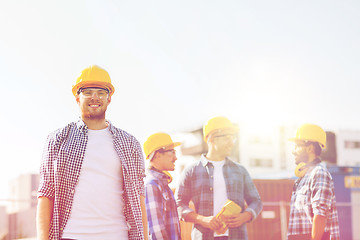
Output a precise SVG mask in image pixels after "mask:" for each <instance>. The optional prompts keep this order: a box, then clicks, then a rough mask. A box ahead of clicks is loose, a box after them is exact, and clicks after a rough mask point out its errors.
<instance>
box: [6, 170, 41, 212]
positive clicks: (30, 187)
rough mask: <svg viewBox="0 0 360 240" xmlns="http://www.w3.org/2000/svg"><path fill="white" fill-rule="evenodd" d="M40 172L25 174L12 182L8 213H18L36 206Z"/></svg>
mask: <svg viewBox="0 0 360 240" xmlns="http://www.w3.org/2000/svg"><path fill="white" fill-rule="evenodd" d="M38 187H39V175H38V174H23V175H20V176H19V177H17V178H16V179H14V180H13V181H11V182H10V186H9V191H10V192H9V197H10V203H9V207H8V213H16V212H21V211H25V210H28V209H31V208H34V207H36V203H37V197H36V192H37V188H38Z"/></svg>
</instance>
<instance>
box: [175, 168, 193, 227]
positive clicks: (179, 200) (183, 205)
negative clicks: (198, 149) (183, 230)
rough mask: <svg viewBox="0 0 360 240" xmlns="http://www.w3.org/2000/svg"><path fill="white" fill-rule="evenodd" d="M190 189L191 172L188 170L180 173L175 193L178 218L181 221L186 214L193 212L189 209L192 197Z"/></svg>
mask: <svg viewBox="0 0 360 240" xmlns="http://www.w3.org/2000/svg"><path fill="white" fill-rule="evenodd" d="M191 189H192V188H191V171H190V169H189V168H188V169H185V170H184V171H183V172H182V174H181V176H180V179H179V183H178V187H177V188H176V191H175V201H176V206H177V210H178V214H179V217H180V218H181V219H182V220H184V218H185V217H186V215H187V214H189V213H191V212H194V210H193V209H192V208H190V207H189V202H190V200H191V196H192V193H191Z"/></svg>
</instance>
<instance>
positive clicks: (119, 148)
mask: <svg viewBox="0 0 360 240" xmlns="http://www.w3.org/2000/svg"><path fill="white" fill-rule="evenodd" d="M107 123H108V125H109V130H110V132H111V134H112V136H113V142H114V148H115V150H116V152H117V154H118V156H119V158H120V159H121V165H122V170H123V176H124V195H123V198H124V204H125V209H124V214H125V217H126V220H127V222H128V225H129V227H130V230H129V239H132V240H133V239H144V236H143V235H144V233H143V232H144V231H143V225H142V213H141V207H140V195H143V196H145V189H144V181H143V178H144V177H145V173H144V171H145V169H144V159H143V155H142V151H141V147H140V144H139V142H138V141H137V140H136V139H135V138H134V137H133V136H131V135H130V134H128V133H126V132H125V131H123V130H120V129H118V128H115V127H114V126H113V125H112V124H111V123H110V122H107ZM87 133H88V128H87V126H86V125H85V123H84V122H83V121H81V120H80V121H78V122H73V123H70V124H68V125H67V126H66V127H64V128H61V129H59V130H57V131H55V132H53V133H52V134H50V135H49V136H48V138H47V142H46V145H45V148H44V153H43V160H42V164H41V168H40V186H39V189H38V197H47V198H50V199H52V200H54V210H53V218H52V221H51V226H50V231H49V239H51V240H58V239H60V238H61V236H62V234H63V230H64V228H65V225H66V223H67V221H68V219H69V216H70V212H71V207H72V203H73V198H74V193H75V187H76V184H77V182H78V179H79V175H80V170H81V165H82V162H83V159H84V155H85V150H86V145H87V139H88V137H87Z"/></svg>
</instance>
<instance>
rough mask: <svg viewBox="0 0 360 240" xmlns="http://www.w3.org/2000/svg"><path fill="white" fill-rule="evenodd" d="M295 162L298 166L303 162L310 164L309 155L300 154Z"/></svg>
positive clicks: (296, 156)
mask: <svg viewBox="0 0 360 240" xmlns="http://www.w3.org/2000/svg"><path fill="white" fill-rule="evenodd" d="M295 161H296V165H297V164H299V163H301V162H304V163H307V162H309V155H308V154H307V153H306V152H304V151H303V152H301V153H300V154H298V155H295Z"/></svg>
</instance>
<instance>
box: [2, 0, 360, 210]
mask: <svg viewBox="0 0 360 240" xmlns="http://www.w3.org/2000/svg"><path fill="white" fill-rule="evenodd" d="M359 12H360V2H359V1H355V0H354V1H347V0H345V1H332V0H330V1H329V0H327V1H322V0H319V1H285V0H283V1H279V0H274V1H265V0H263V1H249V0H244V1H230V0H229V1H202V0H198V1H197V0H196V1H186V0H185V1H177V2H175V1H119V0H117V1H108V0H103V1H85V0H77V1H69V0H63V1H48V0H46V1H45V0H44V1H40V0H33V1H26V0H16V1H10V0H3V1H0V75H1V77H0V81H1V93H2V96H1V97H2V99H3V105H2V114H1V117H0V124H1V126H2V128H1V130H0V131H1V132H0V158H1V166H0V199H3V198H6V197H7V193H8V189H7V186H8V182H9V181H11V179H14V178H16V177H17V176H19V175H20V174H24V173H29V172H31V173H37V172H38V171H39V166H40V161H41V156H42V151H43V147H44V143H45V139H46V136H47V135H48V134H49V133H50V132H52V131H54V130H56V129H58V128H60V127H63V126H65V125H66V124H67V123H69V122H71V121H76V120H77V119H78V117H79V111H78V106H77V104H76V102H75V99H74V96H73V95H72V93H71V87H72V85H74V84H75V81H76V78H77V76H79V73H80V72H81V70H82V69H84V68H85V67H87V66H89V65H92V64H96V65H99V66H100V67H102V68H104V69H106V70H107V71H108V72H109V74H110V77H111V79H112V83H113V85H114V86H115V93H114V95H113V97H112V102H111V104H110V106H109V108H108V111H107V118H108V119H109V120H110V121H111V122H112V123H113V124H114V125H116V126H117V127H120V128H122V129H124V130H126V131H128V132H129V133H131V134H133V135H134V136H135V137H137V138H138V139H139V141H140V142H141V143H143V142H144V141H145V140H146V138H147V137H148V136H149V135H150V134H152V133H154V132H157V131H164V132H168V133H177V132H184V131H191V130H194V129H197V128H200V127H201V126H202V124H203V123H204V122H205V121H206V120H207V119H209V118H210V117H213V116H217V115H224V116H227V117H229V118H230V119H231V120H232V121H234V122H237V123H241V124H245V125H246V126H248V127H249V128H253V129H266V128H268V127H271V126H274V125H284V124H285V125H287V124H291V125H298V124H301V123H304V122H311V123H316V124H318V125H320V126H322V127H323V128H324V129H325V130H337V129H355V130H359V129H360V126H359V122H360V111H359V109H360V94H359V89H360V66H359V65H360V44H359V43H360V26H359V25H360V15H359ZM0 204H1V203H0Z"/></svg>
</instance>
